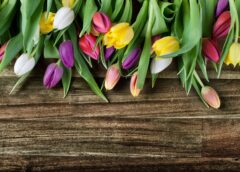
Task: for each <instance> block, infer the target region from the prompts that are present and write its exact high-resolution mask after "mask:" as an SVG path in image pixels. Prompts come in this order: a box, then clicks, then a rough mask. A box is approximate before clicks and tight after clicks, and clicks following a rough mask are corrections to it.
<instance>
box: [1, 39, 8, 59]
mask: <svg viewBox="0 0 240 172" xmlns="http://www.w3.org/2000/svg"><path fill="white" fill-rule="evenodd" d="M7 44H8V42H6V43H5V44H3V45H2V46H1V48H0V61H1V60H2V59H3V56H4V53H5V50H6V48H7Z"/></svg>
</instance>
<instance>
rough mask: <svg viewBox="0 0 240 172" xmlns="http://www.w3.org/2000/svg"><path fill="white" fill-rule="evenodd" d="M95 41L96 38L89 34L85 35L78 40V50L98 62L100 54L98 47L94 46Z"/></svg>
mask: <svg viewBox="0 0 240 172" xmlns="http://www.w3.org/2000/svg"><path fill="white" fill-rule="evenodd" d="M96 41H97V39H96V37H94V36H93V35H91V34H85V35H83V37H81V38H80V39H79V47H80V49H81V50H82V51H83V52H84V53H85V54H87V55H88V56H90V57H91V58H93V59H94V60H98V58H99V53H100V48H99V46H95V44H96Z"/></svg>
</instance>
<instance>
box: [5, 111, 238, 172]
mask: <svg viewBox="0 0 240 172" xmlns="http://www.w3.org/2000/svg"><path fill="white" fill-rule="evenodd" d="M32 116H33V118H31V117H27V118H25V119H15V120H3V119H1V120H0V133H1V137H0V138H1V140H0V145H1V148H0V152H1V156H0V169H1V171H5V170H7V171H8V170H9V171H10V170H12V171H14V170H22V171H27V170H30V171H49V170H55V171H56V170H64V171H66V170H70V171H71V170H72V171H77V170H86V171H88V170H89V171H102V170H108V171H114V170H118V171H119V170H124V171H133V170H135V171H141V170H142V171H146V170H147V171H159V170H161V171H169V170H171V171H176V170H177V171H179V170H180V171H186V170H187V171H189V170H190V171H199V170H200V171H216V170H217V171H226V170H228V171H238V169H239V168H240V161H239V159H238V157H239V147H240V142H239V138H240V132H239V129H238V128H239V125H240V119H219V120H217V122H215V120H210V119H190V120H186V119H178V120H176V119H174V120H173V119H154V118H151V119H148V118H145V119H128V118H123V117H119V118H117V117H116V118H106V117H102V118H93V117H89V118H88V117H83V118H81V117H79V118H74V119H73V118H69V117H68V116H66V117H65V118H60V119H59V118H58V117H57V116H53V117H48V118H45V119H44V118H42V119H35V117H34V114H32ZM218 129H219V130H218ZM216 138H219V139H216ZM218 141H219V142H218ZM213 143H215V144H213ZM217 143H218V144H217ZM222 143H224V144H222ZM232 143H234V144H232ZM229 146H231V148H229ZM234 150H235V151H236V152H234Z"/></svg>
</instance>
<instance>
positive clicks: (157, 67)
mask: <svg viewBox="0 0 240 172" xmlns="http://www.w3.org/2000/svg"><path fill="white" fill-rule="evenodd" d="M171 63H172V58H159V57H156V58H154V59H153V60H152V63H151V73H152V74H158V73H160V72H162V71H163V70H164V69H166V68H167V67H168V66H169V65H170V64H171Z"/></svg>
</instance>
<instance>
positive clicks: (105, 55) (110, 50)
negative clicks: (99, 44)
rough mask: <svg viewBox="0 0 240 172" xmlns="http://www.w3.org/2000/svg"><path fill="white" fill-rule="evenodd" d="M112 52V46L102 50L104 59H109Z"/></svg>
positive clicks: (113, 50)
mask: <svg viewBox="0 0 240 172" xmlns="http://www.w3.org/2000/svg"><path fill="white" fill-rule="evenodd" d="M114 52H115V48H114V47H109V48H106V49H105V52H104V57H105V60H109V59H110V58H111V57H112V55H113V53H114Z"/></svg>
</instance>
